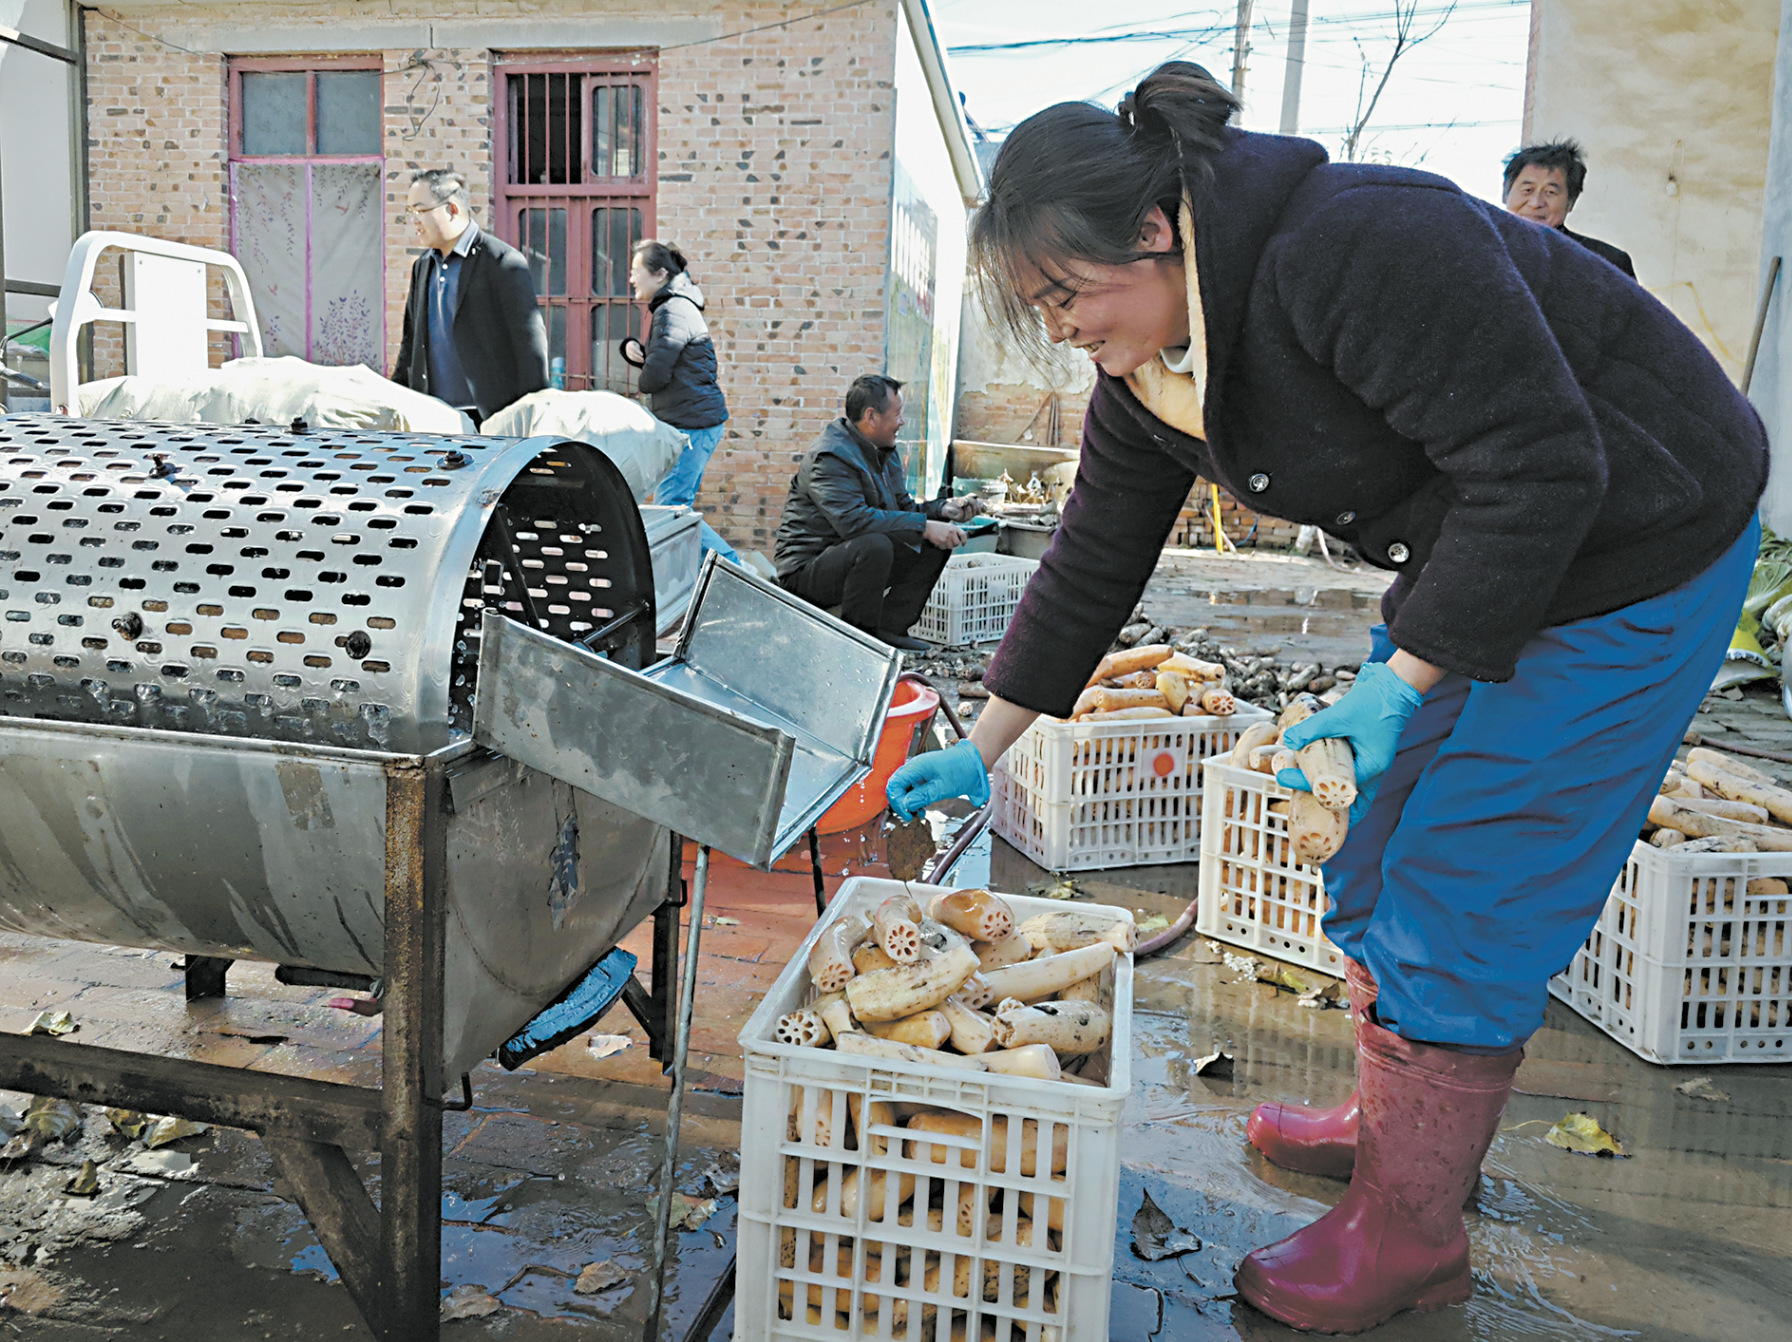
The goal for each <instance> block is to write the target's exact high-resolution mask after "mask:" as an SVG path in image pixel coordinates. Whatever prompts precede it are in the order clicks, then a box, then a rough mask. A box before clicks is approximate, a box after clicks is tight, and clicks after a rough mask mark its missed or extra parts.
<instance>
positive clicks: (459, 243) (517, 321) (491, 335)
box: [392, 168, 548, 421]
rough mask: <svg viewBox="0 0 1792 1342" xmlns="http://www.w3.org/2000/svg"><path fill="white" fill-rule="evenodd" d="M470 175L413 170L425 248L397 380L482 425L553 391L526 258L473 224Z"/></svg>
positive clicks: (407, 308) (413, 200)
mask: <svg viewBox="0 0 1792 1342" xmlns="http://www.w3.org/2000/svg"><path fill="white" fill-rule="evenodd" d="M472 203H473V202H472V197H471V196H469V195H468V193H467V183H466V179H465V178H463V177H462V176H461V175H460V174H459V173H457V172H450V171H449V170H447V169H446V168H429V169H426V170H424V171H421V172H414V173H412V174H411V189H410V196H409V205H408V207H407V208H408V209H409V210H410V215H411V218H412V220H413V221H414V222H415V223H416V226H417V235H418V236H419V237H420V238H421V239H422V240H423V243H424V248H425V250H424V252H423V255H421V256H419V257H418V258H417V259H416V261H414V262H413V263H412V264H411V292H410V294H409V296H408V297H407V298H406V299H405V304H404V340H403V343H401V344H400V345H399V347H398V363H397V365H396V366H395V367H394V368H393V370H392V380H393V381H394V382H399V383H402V384H404V385H405V386H407V387H410V388H411V389H412V390H414V391H421V392H427V393H429V394H430V395H431V396H434V397H436V398H438V399H439V400H443V401H446V402H448V404H449V405H453V406H459V407H460V408H462V409H464V410H466V411H467V413H468V414H470V415H472V416H473V418H474V419H475V420H476V421H477V420H483V419H487V418H489V417H490V416H492V415H495V414H497V413H498V411H500V410H502V409H503V408H504V407H505V406H507V405H509V404H510V403H511V402H512V401H515V400H518V399H520V398H521V397H524V396H527V395H528V394H529V393H530V392H532V391H540V390H541V389H542V388H543V387H545V386H547V385H548V338H547V330H546V327H545V326H544V325H543V323H542V320H541V308H540V307H539V306H538V305H537V304H536V301H535V282H534V280H533V279H532V278H531V277H530V274H529V262H528V260H527V259H526V258H525V257H524V256H523V254H522V253H521V252H519V251H517V249H516V248H514V247H512V246H510V245H509V244H507V243H504V242H501V241H499V240H498V239H497V238H495V237H493V236H492V235H491V234H489V233H486V232H484V231H483V230H481V229H480V227H479V225H478V224H476V223H474V222H473V215H472Z"/></svg>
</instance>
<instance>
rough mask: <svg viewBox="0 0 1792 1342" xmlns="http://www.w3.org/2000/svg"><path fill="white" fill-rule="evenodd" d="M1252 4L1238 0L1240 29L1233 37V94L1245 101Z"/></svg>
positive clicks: (1249, 0)
mask: <svg viewBox="0 0 1792 1342" xmlns="http://www.w3.org/2000/svg"><path fill="white" fill-rule="evenodd" d="M1251 3H1252V0H1238V27H1237V29H1236V30H1235V31H1234V33H1233V36H1232V93H1233V95H1234V96H1235V97H1236V98H1237V99H1238V101H1239V102H1241V103H1242V102H1243V101H1244V75H1245V70H1246V68H1247V67H1246V65H1245V62H1246V60H1248V59H1249V57H1250V54H1251Z"/></svg>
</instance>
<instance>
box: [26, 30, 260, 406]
mask: <svg viewBox="0 0 1792 1342" xmlns="http://www.w3.org/2000/svg"><path fill="white" fill-rule="evenodd" d="M82 15H83V17H84V18H85V20H86V23H87V51H88V57H87V60H88V67H87V115H88V149H87V153H88V165H89V179H90V182H91V187H90V199H91V202H92V219H93V227H94V228H95V229H117V230H119V231H121V232H125V233H140V234H144V235H147V236H149V237H155V238H163V239H166V240H169V241H174V242H187V243H191V244H193V245H194V246H196V247H217V248H226V247H228V245H229V241H230V212H229V208H228V199H227V197H228V192H227V189H226V185H225V153H224V123H225V114H226V111H227V107H228V99H227V96H226V90H225V66H224V62H223V60H221V59H220V58H218V57H216V56H194V55H190V54H188V53H186V52H182V51H176V50H174V49H173V48H170V47H164V46H162V45H161V44H159V43H157V42H154V41H151V40H150V39H148V38H145V37H143V36H142V35H140V34H138V33H135V32H132V31H131V30H130V29H128V28H125V27H123V26H121V25H120V24H118V23H116V22H115V21H113V20H112V19H110V18H108V17H107V16H106V15H104V14H102V13H101V12H100V11H99V10H95V9H85V10H83V11H82ZM15 190H16V188H15ZM118 277H119V268H118V267H117V266H116V265H114V264H111V263H110V261H109V260H108V259H107V258H106V257H102V258H101V261H100V269H99V270H98V272H96V274H95V277H94V285H93V288H94V296H95V297H96V298H98V299H99V300H100V302H101V303H102V304H104V305H105V306H107V307H111V306H114V305H122V301H123V300H122V295H121V293H120V288H119V278H118ZM213 288H214V296H215V298H218V299H220V300H221V298H222V293H223V286H222V283H221V282H216V283H214V285H213ZM92 329H93V331H94V376H95V377H112V376H116V375H117V374H119V373H122V372H123V371H124V337H123V329H124V328H123V327H121V326H116V325H112V324H110V323H107V324H103V325H98V326H95V327H93V328H92ZM225 348H226V341H225V337H223V336H214V337H213V350H214V355H215V357H218V358H223V357H227V356H226V355H225V354H224V350H225Z"/></svg>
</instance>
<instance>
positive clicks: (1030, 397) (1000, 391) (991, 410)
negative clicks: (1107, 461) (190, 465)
mask: <svg viewBox="0 0 1792 1342" xmlns="http://www.w3.org/2000/svg"><path fill="white" fill-rule="evenodd" d="M1054 394H1055V395H1056V396H1057V398H1058V440H1057V442H1056V443H1054V442H1053V441H1052V438H1051V432H1050V429H1051V410H1050V407H1049V404H1048V402H1049V401H1050V398H1051V397H1052V396H1053V395H1054ZM1088 404H1089V395H1088V393H1087V392H1057V393H1052V392H1049V391H1046V390H1045V389H1044V388H1042V387H1036V386H1033V385H1031V384H1027V383H998V384H997V385H995V386H989V387H983V388H980V389H978V390H976V391H966V390H964V389H963V388H960V389H959V394H958V420H957V426H956V428H955V430H954V432H953V437H955V438H969V439H972V440H973V441H975V442H979V443H1027V444H1029V445H1031V446H1033V447H1075V446H1076V445H1077V444H1078V443H1080V442H1081V441H1082V438H1083V411H1084V410H1085V409H1086V408H1087V406H1088ZM1029 429H1031V431H1032V434H1033V436H1032V437H1031V438H1029V437H1027V436H1026V434H1027V431H1028V430H1029Z"/></svg>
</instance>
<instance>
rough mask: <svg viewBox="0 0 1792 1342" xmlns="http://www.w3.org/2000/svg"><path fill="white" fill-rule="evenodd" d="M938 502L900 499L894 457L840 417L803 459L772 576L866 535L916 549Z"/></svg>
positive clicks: (898, 464) (904, 491)
mask: <svg viewBox="0 0 1792 1342" xmlns="http://www.w3.org/2000/svg"><path fill="white" fill-rule="evenodd" d="M945 504H946V500H944V499H929V500H927V501H926V502H925V503H921V502H917V501H916V499H915V497H914V496H913V495H912V494H910V493H909V492H908V485H907V483H906V481H905V479H904V471H903V464H902V454H901V453H900V452H898V451H897V450H896V449H895V448H893V447H892V448H879V447H876V446H873V444H872V443H871V441H870V440H869V439H867V438H866V437H865V436H864V435H863V434H862V433H860V432H859V431H858V430H857V429H855V428H853V426H852V425H850V424H848V423H847V422H846V420H845V419H844V418H842V419H837V420H835V421H834V422H833V423H832V424H830V425H828V426H827V428H825V429H823V430H822V431H821V437H819V438H817V439H816V440H815V445H814V446H813V447H811V448H810V449H809V450H808V451H807V452H806V453H804V454H803V459H802V462H801V463H800V464H799V465H798V466H797V470H796V476H795V478H794V479H792V480H791V482H790V495H789V497H788V498H786V499H785V500H784V520H783V521H782V522H781V523H780V524H779V525H778V542H777V563H778V577H779V578H780V579H784V578H788V577H790V576H791V575H792V574H793V573H796V572H797V571H798V570H799V569H801V568H802V567H803V566H804V565H805V564H807V563H808V562H809V561H810V560H811V559H813V558H815V556H816V555H818V554H820V553H821V552H822V551H823V550H826V549H829V548H830V547H832V546H835V545H838V544H840V543H841V542H842V541H849V540H852V539H854V538H855V537H858V536H864V535H868V534H870V533H873V532H880V531H881V532H884V533H886V534H887V535H889V536H891V537H892V538H894V539H896V540H899V541H901V542H903V543H904V544H906V545H911V546H919V545H920V544H921V533H922V531H923V529H924V528H925V527H926V525H927V522H928V521H929V520H930V519H937V518H940V517H942V516H944V514H943V512H942V511H941V510H942V509H943V508H944V507H945Z"/></svg>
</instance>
